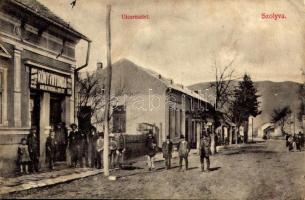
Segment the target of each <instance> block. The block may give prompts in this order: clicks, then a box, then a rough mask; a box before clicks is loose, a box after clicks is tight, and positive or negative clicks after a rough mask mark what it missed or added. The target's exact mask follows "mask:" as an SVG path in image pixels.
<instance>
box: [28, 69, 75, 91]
mask: <svg viewBox="0 0 305 200" xmlns="http://www.w3.org/2000/svg"><path fill="white" fill-rule="evenodd" d="M31 88H33V89H37V90H43V91H47V92H54V93H59V94H66V95H71V94H72V79H71V77H69V76H64V75H59V74H55V73H53V72H49V71H46V70H43V69H37V68H31Z"/></svg>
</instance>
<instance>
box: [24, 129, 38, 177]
mask: <svg viewBox="0 0 305 200" xmlns="http://www.w3.org/2000/svg"><path fill="white" fill-rule="evenodd" d="M36 133H37V129H36V127H32V128H31V131H30V134H29V135H28V137H27V141H28V149H29V154H30V158H31V171H32V172H38V166H39V144H38V137H37V134H36Z"/></svg>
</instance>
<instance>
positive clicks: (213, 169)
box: [210, 167, 221, 171]
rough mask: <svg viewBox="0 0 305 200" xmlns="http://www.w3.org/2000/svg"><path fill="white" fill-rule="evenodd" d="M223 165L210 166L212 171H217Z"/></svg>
mask: <svg viewBox="0 0 305 200" xmlns="http://www.w3.org/2000/svg"><path fill="white" fill-rule="evenodd" d="M220 168H221V167H211V168H210V171H217V170H219V169H220Z"/></svg>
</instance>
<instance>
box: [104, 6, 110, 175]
mask: <svg viewBox="0 0 305 200" xmlns="http://www.w3.org/2000/svg"><path fill="white" fill-rule="evenodd" d="M110 16H111V5H107V15H106V40H107V78H106V80H107V81H106V94H105V99H106V106H105V111H104V125H105V133H104V152H103V153H104V154H103V163H104V176H109V157H108V155H109V110H110V92H111V79H112V66H111V29H110V28H111V27H110Z"/></svg>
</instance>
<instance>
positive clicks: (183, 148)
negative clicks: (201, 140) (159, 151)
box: [177, 135, 190, 171]
mask: <svg viewBox="0 0 305 200" xmlns="http://www.w3.org/2000/svg"><path fill="white" fill-rule="evenodd" d="M180 139H181V141H180V142H179V143H178V146H177V149H178V154H179V171H181V170H182V161H183V160H184V161H185V170H188V155H189V152H190V144H189V143H188V141H186V140H185V137H184V135H181V136H180Z"/></svg>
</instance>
